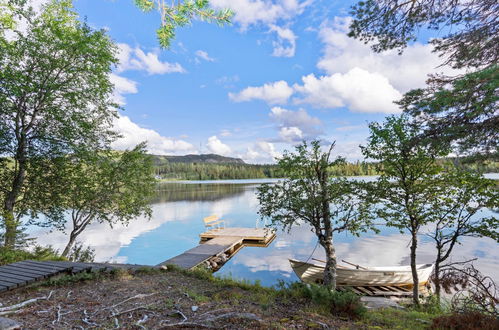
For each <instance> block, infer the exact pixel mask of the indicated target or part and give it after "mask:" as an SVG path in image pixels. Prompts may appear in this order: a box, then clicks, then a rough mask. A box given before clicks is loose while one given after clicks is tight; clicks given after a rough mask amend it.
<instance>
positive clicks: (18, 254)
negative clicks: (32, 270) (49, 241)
mask: <svg viewBox="0 0 499 330" xmlns="http://www.w3.org/2000/svg"><path fill="white" fill-rule="evenodd" d="M23 260H56V261H58V260H59V261H60V260H66V259H65V258H63V257H61V256H59V254H58V253H57V251H56V250H54V249H53V248H52V247H50V246H49V247H41V246H35V248H34V249H33V251H26V250H20V249H16V250H13V249H8V248H6V247H0V265H6V264H10V263H13V262H18V261H23Z"/></svg>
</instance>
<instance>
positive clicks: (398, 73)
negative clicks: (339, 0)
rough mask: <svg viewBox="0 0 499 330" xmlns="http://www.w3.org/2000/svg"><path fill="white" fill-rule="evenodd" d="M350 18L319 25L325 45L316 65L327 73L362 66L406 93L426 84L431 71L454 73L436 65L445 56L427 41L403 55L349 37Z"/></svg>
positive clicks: (339, 18)
mask: <svg viewBox="0 0 499 330" xmlns="http://www.w3.org/2000/svg"><path fill="white" fill-rule="evenodd" d="M350 21H351V18H348V17H335V18H334V19H333V20H331V21H329V22H326V23H325V24H323V26H322V27H321V28H320V31H319V37H320V39H321V41H322V42H323V43H324V45H325V47H324V55H323V56H322V58H321V59H320V60H319V62H318V64H317V66H318V67H319V68H320V69H322V70H325V71H326V72H327V73H328V74H335V73H343V74H346V73H347V72H349V71H350V70H352V69H353V68H360V69H363V70H366V71H368V72H371V73H378V74H380V75H383V76H384V77H386V78H387V79H388V81H389V83H390V84H391V85H392V86H394V87H395V88H396V89H397V90H398V91H399V92H402V93H404V92H406V91H408V90H409V89H412V88H417V87H422V86H424V84H425V81H426V79H427V74H428V73H434V72H439V71H444V72H446V73H450V72H451V71H450V69H449V68H437V67H438V66H439V65H440V64H441V63H442V59H441V58H439V57H438V55H437V54H435V53H432V46H431V45H428V44H427V45H423V44H420V43H414V44H412V45H409V46H408V47H407V48H406V49H405V50H404V53H403V54H402V55H399V54H398V52H397V51H396V50H391V51H386V52H382V53H374V52H373V51H372V49H371V48H370V46H369V45H366V44H364V43H363V42H362V41H359V40H356V39H352V38H349V37H348V35H347V33H348V26H349V24H350Z"/></svg>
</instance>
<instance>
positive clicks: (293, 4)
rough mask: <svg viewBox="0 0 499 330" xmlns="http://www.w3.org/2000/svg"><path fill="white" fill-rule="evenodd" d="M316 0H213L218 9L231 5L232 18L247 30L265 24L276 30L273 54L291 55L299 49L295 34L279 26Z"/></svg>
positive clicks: (272, 30)
mask: <svg viewBox="0 0 499 330" xmlns="http://www.w3.org/2000/svg"><path fill="white" fill-rule="evenodd" d="M313 1H314V0H305V1H299V0H211V1H210V3H211V5H212V6H214V7H215V8H218V9H220V8H231V9H232V10H233V11H234V13H235V15H234V17H233V21H234V22H235V23H237V24H239V26H240V27H241V30H242V31H246V30H247V29H248V28H249V27H250V26H253V25H254V26H261V25H263V26H266V27H268V28H269V29H270V31H271V32H276V33H277V41H273V42H272V46H273V48H274V50H273V53H272V56H277V57H292V56H294V54H295V49H296V36H295V34H294V33H293V31H291V29H289V28H287V27H280V26H277V23H282V24H283V25H284V26H287V25H289V23H290V21H291V20H292V19H293V18H294V17H296V16H298V15H300V14H302V13H303V11H304V10H305V8H306V7H308V6H309V5H310V4H312V2H313Z"/></svg>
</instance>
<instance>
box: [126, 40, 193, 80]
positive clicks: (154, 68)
mask: <svg viewBox="0 0 499 330" xmlns="http://www.w3.org/2000/svg"><path fill="white" fill-rule="evenodd" d="M118 48H119V53H118V60H119V65H118V68H117V71H118V72H123V71H128V70H140V71H146V72H147V73H148V74H150V75H153V74H165V73H174V72H177V73H183V72H185V69H184V68H183V67H182V66H181V65H180V64H179V63H169V62H162V61H161V60H160V59H159V51H155V52H147V53H146V52H144V51H143V50H142V49H140V47H135V48H132V47H130V46H129V45H128V44H124V43H120V44H118Z"/></svg>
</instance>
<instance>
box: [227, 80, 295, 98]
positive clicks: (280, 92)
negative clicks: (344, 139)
mask: <svg viewBox="0 0 499 330" xmlns="http://www.w3.org/2000/svg"><path fill="white" fill-rule="evenodd" d="M292 94H293V88H291V87H290V86H289V85H288V83H287V82H285V81H284V80H280V81H276V82H273V83H267V84H264V85H263V86H260V87H247V88H245V89H243V90H242V91H240V92H239V93H229V98H230V99H231V100H232V101H234V102H244V101H251V100H264V101H266V102H267V103H269V104H284V103H286V102H287V101H288V99H289V98H290V96H291V95H292Z"/></svg>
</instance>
